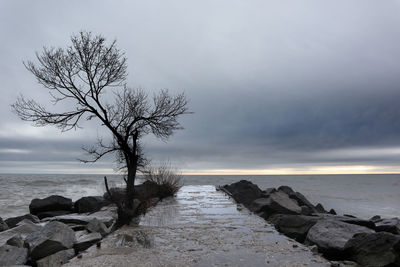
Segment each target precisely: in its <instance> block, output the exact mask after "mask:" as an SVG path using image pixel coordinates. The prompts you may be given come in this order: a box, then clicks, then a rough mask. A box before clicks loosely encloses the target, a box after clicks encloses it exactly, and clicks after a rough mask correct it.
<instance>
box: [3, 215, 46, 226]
mask: <svg viewBox="0 0 400 267" xmlns="http://www.w3.org/2000/svg"><path fill="white" fill-rule="evenodd" d="M23 220H29V221H32V222H33V223H39V222H40V220H39V218H38V217H37V216H35V215H32V214H29V213H28V214H25V215H22V216H17V217H11V218H8V219H6V220H5V222H6V223H7V225H8V226H9V227H10V228H13V227H15V226H17V224H18V223H19V222H20V221H23Z"/></svg>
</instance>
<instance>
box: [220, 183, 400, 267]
mask: <svg viewBox="0 0 400 267" xmlns="http://www.w3.org/2000/svg"><path fill="white" fill-rule="evenodd" d="M218 189H219V190H222V191H224V192H225V193H226V194H228V195H229V196H231V197H232V198H233V199H234V200H235V201H236V202H237V203H240V204H242V205H243V206H245V207H246V208H248V209H249V210H250V211H252V212H253V213H255V214H257V215H259V216H260V217H262V218H264V219H265V220H266V221H268V222H269V223H271V224H272V225H274V226H275V228H276V229H277V230H278V231H279V232H281V233H283V234H284V235H286V236H288V237H290V238H293V239H295V240H296V241H298V242H300V243H303V244H305V245H308V246H310V247H312V248H313V250H314V251H315V252H316V253H320V254H322V255H323V256H324V257H325V258H327V259H329V260H333V261H353V262H355V263H357V264H359V265H361V266H400V220H399V218H389V219H386V218H381V217H380V216H373V217H372V218H371V219H369V220H364V219H360V218H357V217H355V216H352V215H337V214H336V212H335V211H334V210H333V209H331V210H330V211H326V209H325V208H324V207H323V206H322V205H321V204H320V203H318V204H317V205H313V204H312V203H311V202H310V201H308V200H307V198H306V197H305V196H304V195H303V194H301V193H299V192H295V191H294V190H293V189H292V188H290V187H289V186H281V187H279V188H267V189H265V190H261V189H260V188H259V187H258V186H257V185H255V184H253V183H251V182H249V181H246V180H242V181H239V182H237V183H233V184H230V185H225V186H220V187H218ZM337 266H341V265H340V264H339V263H338V265H337Z"/></svg>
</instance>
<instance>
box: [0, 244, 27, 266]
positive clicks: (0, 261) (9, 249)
mask: <svg viewBox="0 0 400 267" xmlns="http://www.w3.org/2000/svg"><path fill="white" fill-rule="evenodd" d="M27 261H28V250H27V249H26V248H19V247H14V246H9V245H3V246H1V247H0V266H7V265H8V266H9V265H22V264H25V263H26V262H27Z"/></svg>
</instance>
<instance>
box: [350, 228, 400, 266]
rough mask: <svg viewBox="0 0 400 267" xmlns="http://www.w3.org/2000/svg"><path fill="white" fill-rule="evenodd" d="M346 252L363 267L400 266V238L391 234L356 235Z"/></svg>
mask: <svg viewBox="0 0 400 267" xmlns="http://www.w3.org/2000/svg"><path fill="white" fill-rule="evenodd" d="M345 250H346V253H347V254H348V255H350V257H351V258H352V259H353V260H354V261H356V262H357V263H358V264H360V265H361V266H386V265H389V264H393V265H395V264H398V265H400V236H396V235H393V234H391V233H385V232H380V233H361V234H356V235H355V236H354V237H353V238H351V239H350V240H349V241H348V242H347V243H346V246H345Z"/></svg>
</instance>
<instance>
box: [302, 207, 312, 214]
mask: <svg viewBox="0 0 400 267" xmlns="http://www.w3.org/2000/svg"><path fill="white" fill-rule="evenodd" d="M300 208H301V214H303V215H311V214H313V213H314V211H313V210H312V209H311V208H310V207H307V206H300Z"/></svg>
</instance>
